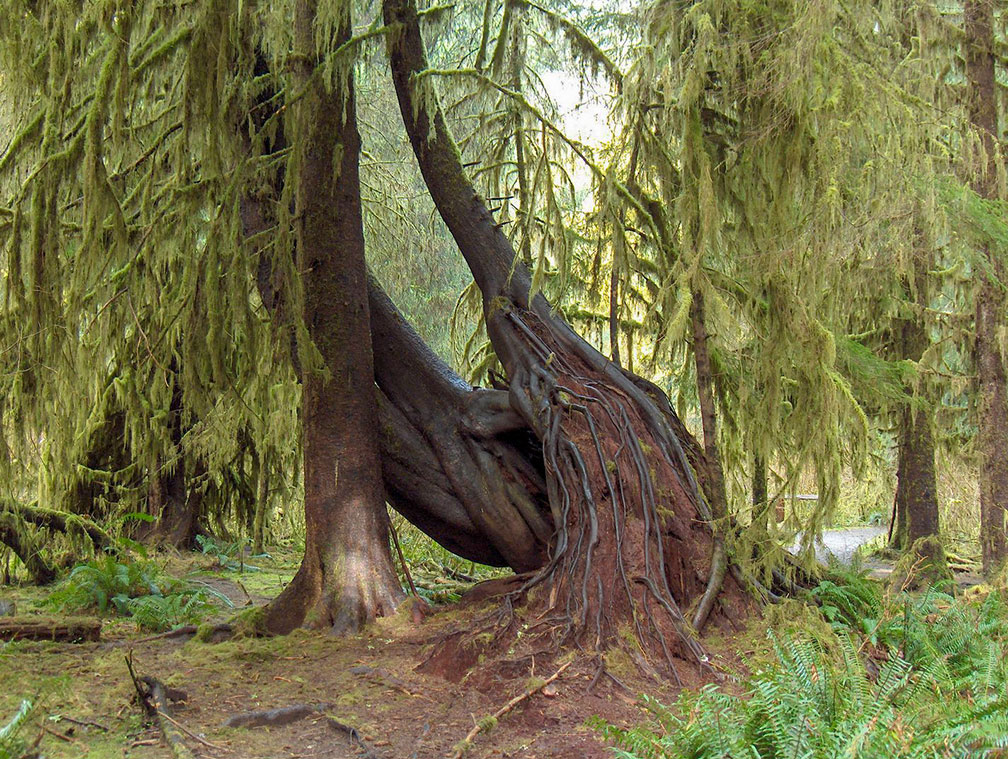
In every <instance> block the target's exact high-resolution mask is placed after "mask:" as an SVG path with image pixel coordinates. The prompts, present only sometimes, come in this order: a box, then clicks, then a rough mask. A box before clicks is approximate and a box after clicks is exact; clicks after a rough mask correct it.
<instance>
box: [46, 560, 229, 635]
mask: <svg viewBox="0 0 1008 759" xmlns="http://www.w3.org/2000/svg"><path fill="white" fill-rule="evenodd" d="M212 595H214V596H215V597H216V598H218V599H223V600H224V601H225V602H226V603H228V604H229V603H230V602H228V601H227V599H226V598H224V597H223V596H221V595H220V594H218V593H213V594H212ZM210 599H211V593H209V592H208V591H207V590H203V589H197V588H194V587H193V586H192V585H191V584H189V583H186V582H182V581H180V580H177V579H175V578H172V577H168V576H166V575H164V574H163V573H162V572H161V571H160V570H159V569H158V568H157V566H156V565H154V564H153V563H146V562H130V563H119V562H117V561H116V559H115V558H114V557H111V556H106V557H105V558H103V559H95V560H93V561H90V562H87V563H86V564H78V565H77V566H76V567H74V568H73V570H71V572H70V574H69V576H68V577H67V579H66V580H65V581H64V582H63V584H62V585H61V586H60V587H59V588H57V589H56V590H55V591H54V592H53V593H52V595H50V597H49V603H50V605H52V606H54V607H55V608H57V609H60V610H73V611H83V610H88V609H93V610H95V611H97V612H98V613H99V614H106V613H109V612H115V613H117V614H120V615H122V616H128V617H132V618H133V620H134V621H135V622H136V624H137V626H138V627H140V628H142V629H145V630H152V631H154V632H160V631H163V630H168V629H171V628H172V627H177V626H180V625H185V624H193V623H197V622H200V621H202V620H203V619H204V618H205V617H206V615H207V613H208V612H209V611H210V609H211V608H212V603H211V600H210Z"/></svg>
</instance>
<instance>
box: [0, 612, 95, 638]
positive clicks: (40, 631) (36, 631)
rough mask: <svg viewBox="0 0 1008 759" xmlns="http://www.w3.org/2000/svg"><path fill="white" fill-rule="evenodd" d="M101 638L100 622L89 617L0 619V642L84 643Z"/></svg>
mask: <svg viewBox="0 0 1008 759" xmlns="http://www.w3.org/2000/svg"><path fill="white" fill-rule="evenodd" d="M100 637H101V621H100V620H97V619H91V618H90V617H61V618H59V619H54V618H52V617H0V640H55V641H61V642H63V643H84V642H89V641H96V640H98V639H99V638H100Z"/></svg>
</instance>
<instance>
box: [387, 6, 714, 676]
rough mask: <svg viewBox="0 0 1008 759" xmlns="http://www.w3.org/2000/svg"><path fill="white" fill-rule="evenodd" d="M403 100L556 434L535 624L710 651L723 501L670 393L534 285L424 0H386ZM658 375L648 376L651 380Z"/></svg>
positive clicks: (528, 412) (444, 200) (659, 647)
mask: <svg viewBox="0 0 1008 759" xmlns="http://www.w3.org/2000/svg"><path fill="white" fill-rule="evenodd" d="M384 15H385V21H386V23H387V24H389V25H390V26H392V27H396V30H395V33H393V34H389V35H388V37H387V39H388V46H389V57H390V61H391V65H392V74H393V80H394V83H395V87H396V92H397V95H398V98H399V104H400V112H401V114H402V118H403V122H404V123H405V125H406V130H407V132H408V134H409V137H410V140H411V142H412V145H413V149H414V152H415V153H416V156H417V159H418V162H419V165H420V169H421V172H422V173H423V176H424V179H425V181H426V183H427V187H428V189H429V191H430V193H431V196H432V198H433V199H434V202H435V204H436V206H437V208H438V211H439V212H440V214H441V216H442V218H443V219H444V221H445V223H446V224H447V226H448V228H449V230H450V231H451V234H452V236H453V237H454V238H455V241H456V243H457V244H458V246H459V249H460V250H461V252H462V254H463V256H464V257H465V259H466V261H467V263H468V265H469V268H470V270H471V271H472V273H473V276H474V278H475V280H476V283H477V285H478V286H479V288H480V291H481V292H482V294H483V306H484V317H485V320H486V325H487V330H488V333H489V335H490V339H491V341H492V343H493V346H494V349H495V351H496V353H497V356H498V357H499V358H500V360H501V362H502V364H503V366H504V368H505V371H506V372H507V376H508V378H509V392H510V402H511V405H512V407H513V408H514V409H515V410H516V411H517V412H518V413H519V414H520V415H521V417H522V419H524V421H525V423H526V424H527V425H528V427H529V428H530V429H531V430H532V431H533V432H534V434H535V436H536V437H537V438H538V440H539V441H540V442H541V444H542V448H543V456H544V459H545V474H546V487H547V494H548V497H549V506H550V509H551V514H552V522H553V525H554V527H555V529H556V535H555V538H554V540H553V542H552V544H551V551H550V558H549V561H548V562H547V563H546V565H545V566H544V567H543V568H542V569H541V570H539V571H538V572H537V573H536V574H535V575H534V576H533V577H532V578H531V579H530V580H529V581H528V583H526V590H530V589H532V588H534V587H537V586H540V587H541V588H542V589H543V590H544V591H545V592H538V593H536V594H534V598H535V599H536V600H535V603H536V604H539V605H541V606H543V607H545V608H543V609H541V610H540V611H539V612H538V619H539V620H541V621H539V622H537V623H534V624H533V628H534V631H535V632H539V633H542V634H549V635H552V637H553V639H554V640H555V641H557V642H563V641H572V642H576V643H578V644H580V645H582V646H584V647H588V648H594V649H598V648H604V647H606V646H608V645H611V644H613V643H614V642H615V641H616V639H617V638H618V636H619V630H620V628H621V627H624V626H626V627H628V628H629V629H631V630H633V631H634V633H635V635H636V637H637V639H638V640H639V641H640V643H641V644H642V645H643V646H644V648H645V650H647V651H648V652H650V653H652V654H654V655H656V656H657V657H664V658H665V659H666V660H667V662H668V664H669V665H670V667H672V670H673V672H674V670H675V668H674V664H673V657H680V658H689V659H697V660H703V657H704V654H703V652H702V649H701V648H700V646H699V645H698V644H697V643H696V641H695V639H694V637H693V634H692V630H691V626H690V624H689V622H688V621H687V619H686V617H685V615H684V611H683V610H684V609H688V607H690V605H692V604H695V603H697V602H698V600H699V599H700V598H701V596H702V595H703V592H704V589H705V587H706V586H707V580H708V568H709V565H710V559H711V553H712V547H713V541H712V535H711V527H710V523H709V520H710V516H711V515H710V510H709V508H708V507H707V505H706V501H705V500H704V496H703V492H702V491H701V490H700V488H699V487H698V486H697V483H696V481H695V479H694V475H693V469H692V467H691V466H690V464H689V462H688V461H687V456H686V451H685V450H684V446H683V439H684V436H686V435H688V433H685V430H684V428H683V427H682V424H681V422H679V420H678V418H676V417H675V415H674V413H673V412H672V409H671V407H670V406H669V405H668V402H667V399H665V398H664V396H663V395H661V394H660V393H659V394H653V392H654V390H656V388H654V387H653V386H650V385H648V384H647V383H644V382H643V381H641V380H639V379H638V378H635V377H633V376H632V375H629V374H626V373H624V372H623V371H621V370H620V368H619V367H617V366H616V365H615V364H613V363H612V362H610V361H609V360H608V359H606V358H605V357H604V356H602V355H601V354H600V353H599V352H598V351H596V350H595V349H594V348H593V347H591V346H590V345H588V344H587V343H586V342H585V341H584V340H582V339H581V338H580V337H579V336H578V335H576V334H575V333H574V332H573V331H572V330H571V329H570V327H569V326H568V325H567V324H566V323H565V322H564V321H563V320H562V319H561V318H559V317H558V316H557V315H556V313H555V312H554V311H553V309H552V308H551V307H550V304H549V303H548V302H547V301H546V299H545V298H543V297H542V296H541V295H533V294H532V293H531V290H530V276H529V272H528V270H527V269H526V268H525V267H524V266H523V265H522V264H521V263H520V262H519V261H516V257H515V252H514V250H513V248H512V247H511V245H510V243H509V242H508V240H507V238H506V237H504V235H503V234H502V233H501V231H500V229H499V228H498V227H497V226H496V224H495V222H494V219H493V217H492V215H491V214H490V212H489V211H488V209H487V207H486V204H485V202H484V201H483V200H482V199H481V198H480V196H479V195H478V193H477V192H476V191H475V189H474V188H473V186H472V184H471V183H470V182H469V180H468V178H467V177H466V175H465V173H464V170H463V167H462V164H461V159H460V157H459V153H458V150H457V148H456V146H455V144H454V142H453V140H452V138H451V136H450V133H449V132H448V129H447V125H446V123H445V121H444V117H443V114H442V112H441V111H440V109H439V108H438V107H437V105H436V102H437V101H436V97H435V96H434V94H433V91H432V89H431V81H430V79H429V78H427V77H425V76H424V75H423V74H422V73H421V72H423V71H424V70H425V69H426V68H427V65H426V61H425V57H424V51H423V44H422V41H421V38H420V32H419V26H418V17H417V9H416V5H415V3H414V2H412V0H386V2H385V3H384ZM645 388H646V389H645Z"/></svg>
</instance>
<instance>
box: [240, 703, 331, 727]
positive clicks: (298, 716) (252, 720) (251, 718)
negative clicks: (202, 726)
mask: <svg viewBox="0 0 1008 759" xmlns="http://www.w3.org/2000/svg"><path fill="white" fill-rule="evenodd" d="M329 706H330V705H329V704H295V705H293V706H283V707H280V708H279V709H260V710H258V711H254V712H241V713H240V714H232V715H231V716H230V717H228V718H227V719H226V720H224V727H279V726H282V725H290V724H292V723H294V722H297V721H298V720H302V719H305V718H307V717H312V716H315V715H317V714H322V713H323V712H325V711H326V710H327V709H328V708H329Z"/></svg>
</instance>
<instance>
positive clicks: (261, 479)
mask: <svg viewBox="0 0 1008 759" xmlns="http://www.w3.org/2000/svg"><path fill="white" fill-rule="evenodd" d="M252 455H253V456H255V466H254V467H253V468H254V471H255V475H256V495H255V512H254V514H253V516H252V553H253V554H254V555H256V556H258V555H260V554H262V553H263V539H264V537H265V533H266V506H267V504H268V503H269V477H268V472H267V468H266V466H265V465H264V463H263V461H262V460H261V459H260V458H259V454H258V453H256V452H255V450H254V449H253V454H252Z"/></svg>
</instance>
